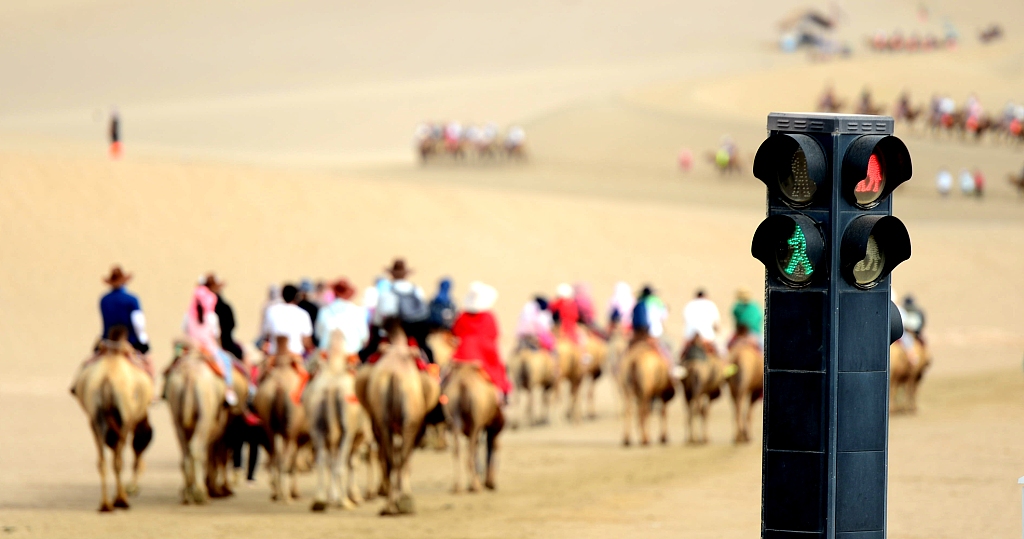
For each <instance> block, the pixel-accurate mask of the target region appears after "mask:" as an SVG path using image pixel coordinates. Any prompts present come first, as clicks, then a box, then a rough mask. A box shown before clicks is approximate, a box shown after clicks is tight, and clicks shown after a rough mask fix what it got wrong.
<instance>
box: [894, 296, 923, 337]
mask: <svg viewBox="0 0 1024 539" xmlns="http://www.w3.org/2000/svg"><path fill="white" fill-rule="evenodd" d="M900 314H905V316H904V317H903V328H904V329H905V330H907V331H908V332H910V333H911V334H912V335H913V336H914V338H916V339H917V340H918V341H919V342H920V343H921V344H924V322H925V316H924V311H923V310H922V309H921V307H920V306H919V305H918V304H917V303H916V302H914V296H909V295H908V296H906V297H905V298H903V311H902V313H900Z"/></svg>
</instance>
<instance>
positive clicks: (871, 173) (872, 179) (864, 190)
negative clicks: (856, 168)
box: [853, 153, 885, 206]
mask: <svg viewBox="0 0 1024 539" xmlns="http://www.w3.org/2000/svg"><path fill="white" fill-rule="evenodd" d="M884 165H885V163H884V161H883V160H882V159H881V158H880V157H879V155H878V154H877V153H872V154H871V157H869V158H868V170H867V175H866V177H865V178H864V179H863V180H861V181H860V182H859V183H857V186H856V187H855V188H854V189H853V194H854V196H855V197H856V198H857V204H859V205H861V206H868V205H870V204H872V203H874V202H875V201H877V200H878V199H879V197H880V196H881V195H882V190H883V189H884V188H885V166H884Z"/></svg>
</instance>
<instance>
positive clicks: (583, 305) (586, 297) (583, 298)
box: [572, 283, 597, 330]
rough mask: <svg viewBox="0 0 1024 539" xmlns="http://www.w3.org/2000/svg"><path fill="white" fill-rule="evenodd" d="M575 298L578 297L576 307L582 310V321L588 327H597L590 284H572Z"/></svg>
mask: <svg viewBox="0 0 1024 539" xmlns="http://www.w3.org/2000/svg"><path fill="white" fill-rule="evenodd" d="M572 292H573V298H575V299H576V308H577V309H578V310H579V312H580V323H582V324H583V325H584V326H587V327H588V328H591V329H594V330H596V329H597V321H596V317H595V316H594V298H593V296H592V295H591V293H590V285H588V284H587V283H576V284H574V285H572Z"/></svg>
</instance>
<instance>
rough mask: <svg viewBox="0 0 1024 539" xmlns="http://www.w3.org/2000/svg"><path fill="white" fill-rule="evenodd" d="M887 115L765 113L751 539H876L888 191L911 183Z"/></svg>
mask: <svg viewBox="0 0 1024 539" xmlns="http://www.w3.org/2000/svg"><path fill="white" fill-rule="evenodd" d="M892 129H893V121H892V118H888V117H878V116H860V115H819V114H775V113H773V114H772V115H770V116H769V117H768V130H769V138H768V140H767V141H765V143H764V144H762V146H761V148H760V149H759V150H758V154H757V157H756V158H755V162H754V173H755V175H756V176H757V177H758V178H759V179H761V180H762V181H763V182H764V183H765V184H766V186H767V187H768V218H767V219H766V220H765V221H764V222H763V223H762V224H761V226H759V227H758V230H757V232H756V233H755V235H754V241H753V243H752V246H751V252H752V254H753V255H754V256H755V257H756V258H758V259H760V260H761V261H762V262H764V264H765V267H766V270H767V271H766V278H765V294H766V298H765V308H766V317H765V360H766V361H765V406H764V433H765V435H764V445H763V454H762V455H763V466H762V470H763V471H762V473H763V477H762V479H763V486H762V537H763V538H765V539H797V538H800V539H812V538H823V539H824V538H827V539H884V537H885V527H886V526H885V524H886V522H885V518H886V517H885V507H886V486H887V485H886V463H887V439H888V396H889V395H888V389H889V384H888V365H889V345H890V343H891V342H893V341H894V340H895V339H896V338H898V337H899V335H901V334H902V322H901V321H900V320H899V314H898V311H896V310H895V306H894V305H892V303H891V302H890V294H891V292H890V290H891V287H890V278H889V273H890V272H891V271H892V268H894V267H895V266H896V265H897V264H899V263H900V262H902V261H903V260H906V259H907V258H909V255H910V242H909V236H908V235H907V232H906V228H904V227H903V225H902V223H900V222H899V220H898V219H896V218H894V217H891V210H892V202H891V198H890V197H889V194H891V192H892V190H893V189H895V188H896V187H897V186H898V185H899V184H900V183H902V182H903V181H906V180H907V179H909V177H910V173H911V167H910V156H909V153H908V152H907V151H906V147H905V146H903V144H902V142H900V141H899V139H896V138H895V137H892V136H891V134H892Z"/></svg>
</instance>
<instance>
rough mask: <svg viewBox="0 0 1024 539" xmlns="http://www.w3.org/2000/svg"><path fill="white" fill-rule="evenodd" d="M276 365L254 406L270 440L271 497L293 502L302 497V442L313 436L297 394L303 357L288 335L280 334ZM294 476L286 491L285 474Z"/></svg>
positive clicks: (265, 379)
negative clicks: (299, 477)
mask: <svg viewBox="0 0 1024 539" xmlns="http://www.w3.org/2000/svg"><path fill="white" fill-rule="evenodd" d="M270 360H272V361H273V365H274V366H273V368H271V369H270V370H269V371H268V372H266V373H264V375H263V379H262V380H261V381H260V384H259V388H258V389H257V390H256V398H255V399H254V400H253V403H252V407H253V409H254V410H255V411H256V415H257V416H259V418H260V421H261V422H262V423H263V428H264V429H265V430H266V434H267V440H269V442H270V443H269V444H268V447H267V453H268V454H269V460H270V488H271V491H272V492H271V494H270V499H271V500H275V501H282V502H284V503H291V501H292V499H298V498H299V485H298V480H297V478H296V472H297V469H296V468H297V467H296V460H297V455H298V452H299V446H300V442H302V441H303V439H305V438H307V437H308V436H309V428H308V426H307V422H306V410H305V409H304V408H303V407H302V406H301V405H300V404H299V403H297V402H295V399H294V398H293V395H294V394H295V393H296V392H297V390H298V388H299V386H300V385H301V383H302V379H301V377H300V375H299V373H298V371H297V370H296V369H295V367H294V366H293V363H292V362H293V361H301V359H300V358H297V357H295V356H293V355H292V354H291V353H290V352H289V351H288V337H286V336H277V354H276V355H275V356H274V357H273V358H271V359H270ZM286 470H287V473H288V475H289V477H290V478H291V491H290V492H289V493H288V494H285V492H284V474H285V471H286Z"/></svg>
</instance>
